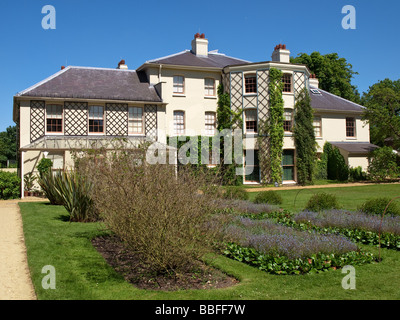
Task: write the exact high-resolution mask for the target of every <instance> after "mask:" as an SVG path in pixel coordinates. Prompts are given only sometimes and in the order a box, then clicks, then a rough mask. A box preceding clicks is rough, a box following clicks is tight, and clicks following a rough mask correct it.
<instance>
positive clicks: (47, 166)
mask: <svg viewBox="0 0 400 320" xmlns="http://www.w3.org/2000/svg"><path fill="white" fill-rule="evenodd" d="M52 166H53V161H51V160H50V159H47V158H42V159H40V161H39V163H38V165H37V166H36V168H37V170H38V171H39V175H40V176H43V175H44V174H45V173H47V172H49V171H50V170H51V167H52Z"/></svg>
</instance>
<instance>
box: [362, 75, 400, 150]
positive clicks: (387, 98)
mask: <svg viewBox="0 0 400 320" xmlns="http://www.w3.org/2000/svg"><path fill="white" fill-rule="evenodd" d="M361 102H362V104H363V105H364V106H365V107H366V109H365V111H364V114H363V119H364V120H367V121H368V123H369V125H370V136H371V142H372V143H375V144H377V145H379V146H384V144H385V140H389V141H390V142H391V143H392V144H393V146H394V148H396V149H398V148H400V116H399V110H400V79H399V80H396V81H392V80H390V79H385V80H383V81H379V82H378V83H375V84H374V85H372V86H370V87H369V89H368V92H366V93H364V94H363V97H362V100H361Z"/></svg>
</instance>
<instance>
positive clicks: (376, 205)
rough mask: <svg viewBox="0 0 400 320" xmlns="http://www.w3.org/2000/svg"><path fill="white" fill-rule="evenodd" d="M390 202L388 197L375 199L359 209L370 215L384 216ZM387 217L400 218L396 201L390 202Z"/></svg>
mask: <svg viewBox="0 0 400 320" xmlns="http://www.w3.org/2000/svg"><path fill="white" fill-rule="evenodd" d="M390 200H391V199H390V198H387V197H377V198H373V199H370V200H367V201H365V202H364V203H363V204H362V205H361V206H360V207H359V208H358V210H360V211H361V212H364V213H368V214H374V215H383V213H384V212H385V208H386V207H387V205H388V204H389V202H390ZM385 215H391V216H400V208H399V206H398V205H397V203H396V202H395V201H392V202H390V204H389V206H388V207H387V209H386V213H385Z"/></svg>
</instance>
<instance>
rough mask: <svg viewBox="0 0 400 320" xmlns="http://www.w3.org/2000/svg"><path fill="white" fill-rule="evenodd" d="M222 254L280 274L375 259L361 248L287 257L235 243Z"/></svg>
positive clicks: (329, 268) (355, 263)
mask: <svg viewBox="0 0 400 320" xmlns="http://www.w3.org/2000/svg"><path fill="white" fill-rule="evenodd" d="M224 254H225V255H226V256H228V257H230V258H232V259H235V260H237V261H240V262H244V263H247V264H249V265H252V266H254V267H257V268H258V269H259V270H263V271H265V272H268V273H272V274H280V275H287V274H293V275H295V274H307V273H319V272H323V271H328V270H336V269H337V268H341V267H344V266H345V265H349V264H350V265H360V264H365V263H371V262H373V261H375V260H376V258H375V257H374V255H373V254H372V253H369V252H363V251H361V250H360V251H351V252H348V253H344V254H341V255H335V254H323V253H317V254H313V255H312V256H310V257H309V258H305V259H302V258H297V259H289V258H287V257H285V256H279V255H266V254H262V253H260V252H258V251H257V250H255V249H254V248H246V247H242V246H240V245H238V244H235V243H228V244H227V246H226V249H225V250H224Z"/></svg>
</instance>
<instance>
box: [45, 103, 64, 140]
mask: <svg viewBox="0 0 400 320" xmlns="http://www.w3.org/2000/svg"><path fill="white" fill-rule="evenodd" d="M53 106H57V107H60V108H61V131H48V130H47V119H60V118H59V117H53V116H50V117H49V114H48V110H47V108H48V107H53ZM45 112H46V116H45V121H46V123H45V132H46V134H50V135H63V134H64V106H63V105H62V104H59V103H48V104H47V103H46V108H45Z"/></svg>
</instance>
